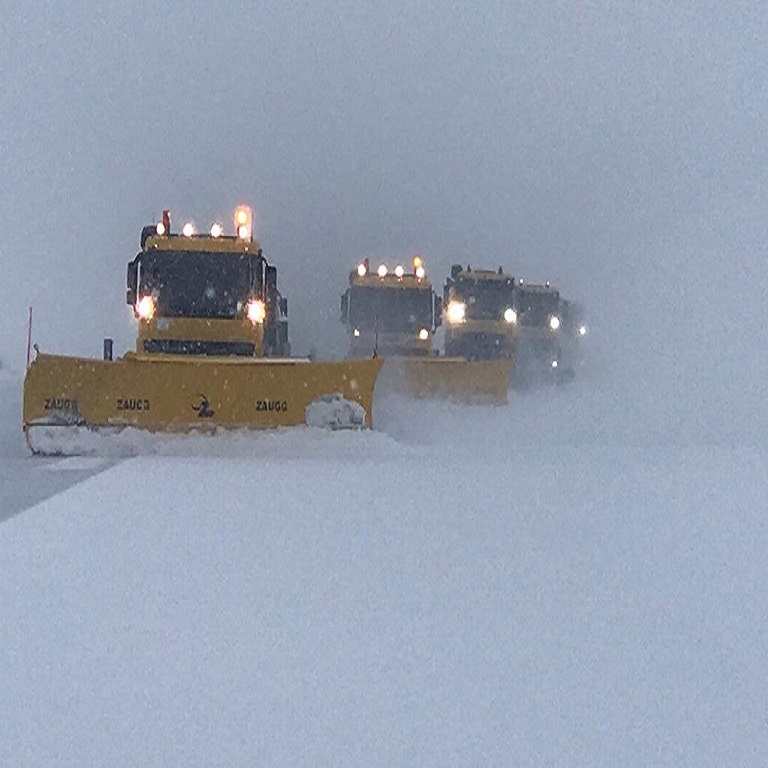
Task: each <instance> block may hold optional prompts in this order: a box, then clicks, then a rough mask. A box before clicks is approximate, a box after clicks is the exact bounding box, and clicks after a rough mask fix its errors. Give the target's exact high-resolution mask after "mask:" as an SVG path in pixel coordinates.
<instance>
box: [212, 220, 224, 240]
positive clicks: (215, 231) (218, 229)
mask: <svg viewBox="0 0 768 768" xmlns="http://www.w3.org/2000/svg"><path fill="white" fill-rule="evenodd" d="M223 231H224V228H223V227H222V226H221V224H219V222H218V221H217V222H215V223H213V224H211V237H221V233H222V232H223Z"/></svg>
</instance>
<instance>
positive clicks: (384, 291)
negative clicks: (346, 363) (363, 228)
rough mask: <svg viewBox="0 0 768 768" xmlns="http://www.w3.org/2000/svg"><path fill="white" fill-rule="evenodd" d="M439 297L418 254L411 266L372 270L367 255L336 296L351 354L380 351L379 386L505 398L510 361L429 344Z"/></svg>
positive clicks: (482, 399)
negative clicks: (449, 352)
mask: <svg viewBox="0 0 768 768" xmlns="http://www.w3.org/2000/svg"><path fill="white" fill-rule="evenodd" d="M441 313H442V302H441V300H440V298H439V297H438V296H436V295H435V292H434V290H433V289H432V284H431V282H430V281H429V280H428V278H427V274H426V268H425V266H424V262H423V260H422V258H421V257H420V256H415V257H414V258H413V264H412V269H409V270H407V271H406V269H405V267H403V266H402V265H397V266H395V268H394V269H390V268H389V267H388V266H387V265H386V264H381V265H379V267H378V268H377V269H376V271H375V272H374V271H372V270H371V266H370V262H369V260H368V259H365V260H363V261H362V262H361V263H360V264H358V265H357V267H356V268H355V269H353V270H351V272H350V273H349V287H348V288H347V290H346V291H345V292H344V293H343V294H342V297H341V321H342V324H343V325H344V326H345V328H346V331H347V337H348V349H349V353H348V354H349V355H350V356H351V357H353V358H354V357H359V356H363V355H374V356H377V357H378V356H383V357H384V358H385V359H386V364H385V366H384V369H383V371H382V375H381V384H380V386H381V389H382V390H384V391H387V390H392V391H397V392H402V393H405V394H407V395H410V396H413V397H429V398H446V399H450V400H455V401H459V402H477V403H506V402H507V390H508V386H509V374H510V369H511V360H495V361H482V362H480V361H470V360H467V359H466V358H464V357H461V356H455V357H439V356H438V352H437V350H436V349H434V347H433V337H434V333H435V330H436V328H437V327H438V326H439V325H440V323H441Z"/></svg>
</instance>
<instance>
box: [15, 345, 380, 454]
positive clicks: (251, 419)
mask: <svg viewBox="0 0 768 768" xmlns="http://www.w3.org/2000/svg"><path fill="white" fill-rule="evenodd" d="M381 362H382V361H381V360H376V359H368V360H343V361H334V362H310V361H307V360H299V359H258V358H245V357H180V356H172V355H168V356H165V355H151V356H145V355H135V354H131V353H129V354H126V355H125V356H124V357H122V358H120V359H118V360H115V361H114V362H112V361H106V360H96V359H89V358H80V357H66V356H63V355H47V354H39V355H38V356H37V358H36V359H35V360H34V361H33V362H32V364H31V365H30V367H29V370H28V371H27V375H26V377H25V379H24V407H23V427H24V432H25V435H26V437H27V443H28V444H29V446H30V448H31V449H32V450H33V451H35V452H38V451H39V452H47V451H46V450H45V447H44V446H43V445H42V444H41V443H40V441H36V439H35V435H36V434H37V435H44V434H48V435H50V434H51V431H52V430H56V431H58V430H60V429H61V428H70V430H79V431H83V430H104V431H105V432H106V433H110V434H111V433H114V432H116V431H120V430H121V429H124V428H125V427H134V428H137V429H140V430H146V431H149V432H177V433H178V432H190V431H200V432H213V431H215V430H216V429H217V428H226V429H238V428H250V429H268V428H274V427H290V426H297V425H305V424H308V425H310V426H323V427H330V428H332V429H338V428H360V427H370V426H372V423H371V412H372V404H373V389H374V386H375V383H376V378H377V376H378V373H379V369H380V367H381ZM55 452H66V450H61V449H56V450H55Z"/></svg>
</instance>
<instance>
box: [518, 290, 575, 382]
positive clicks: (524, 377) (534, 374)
mask: <svg viewBox="0 0 768 768" xmlns="http://www.w3.org/2000/svg"><path fill="white" fill-rule="evenodd" d="M514 297H515V301H514V310H515V325H516V329H515V342H514V349H515V356H516V360H517V368H516V374H517V377H516V382H517V383H520V384H529V383H536V382H540V381H554V382H563V381H568V380H570V379H572V378H573V375H574V374H573V368H572V367H571V366H570V364H569V363H568V362H567V361H566V360H565V358H564V357H563V353H562V342H563V319H562V317H561V308H562V305H561V301H560V292H559V291H558V290H557V289H556V288H555V287H553V286H552V285H551V284H550V283H527V282H526V281H524V280H523V279H522V278H518V279H517V281H516V283H515V292H514Z"/></svg>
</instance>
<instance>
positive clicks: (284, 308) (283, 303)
mask: <svg viewBox="0 0 768 768" xmlns="http://www.w3.org/2000/svg"><path fill="white" fill-rule="evenodd" d="M280 314H281V315H282V316H283V317H288V299H286V298H285V297H284V296H281V297H280Z"/></svg>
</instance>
